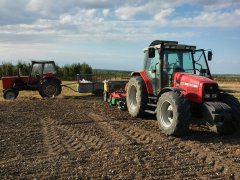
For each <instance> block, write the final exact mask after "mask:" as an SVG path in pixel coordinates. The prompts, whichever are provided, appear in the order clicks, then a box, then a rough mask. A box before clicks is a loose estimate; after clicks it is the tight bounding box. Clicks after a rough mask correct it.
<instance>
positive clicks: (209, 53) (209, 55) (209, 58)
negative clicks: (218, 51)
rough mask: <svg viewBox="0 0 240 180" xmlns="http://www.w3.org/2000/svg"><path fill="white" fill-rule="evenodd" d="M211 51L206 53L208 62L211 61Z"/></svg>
mask: <svg viewBox="0 0 240 180" xmlns="http://www.w3.org/2000/svg"><path fill="white" fill-rule="evenodd" d="M212 55H213V54H212V51H208V60H209V61H211V60H212Z"/></svg>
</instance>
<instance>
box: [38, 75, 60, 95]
mask: <svg viewBox="0 0 240 180" xmlns="http://www.w3.org/2000/svg"><path fill="white" fill-rule="evenodd" d="M61 91H62V87H61V84H60V83H59V82H57V81H56V80H52V79H50V80H45V81H44V82H43V83H42V84H41V85H40V87H39V94H40V96H42V97H54V96H58V95H59V94H61Z"/></svg>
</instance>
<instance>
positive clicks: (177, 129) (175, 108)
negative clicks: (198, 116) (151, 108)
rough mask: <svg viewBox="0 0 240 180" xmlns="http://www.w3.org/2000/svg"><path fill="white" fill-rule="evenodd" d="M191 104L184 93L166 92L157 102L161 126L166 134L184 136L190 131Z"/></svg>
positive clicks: (158, 118)
mask: <svg viewBox="0 0 240 180" xmlns="http://www.w3.org/2000/svg"><path fill="white" fill-rule="evenodd" d="M190 115H191V114H190V105H189V103H188V101H187V100H186V99H185V98H184V96H183V95H179V94H177V93H175V92H166V93H164V94H163V95H162V96H160V98H159V100H158V103H157V120H158V123H159V128H160V129H161V131H162V132H163V133H164V134H166V135H173V136H182V135H185V134H186V133H187V132H188V129H189V119H190Z"/></svg>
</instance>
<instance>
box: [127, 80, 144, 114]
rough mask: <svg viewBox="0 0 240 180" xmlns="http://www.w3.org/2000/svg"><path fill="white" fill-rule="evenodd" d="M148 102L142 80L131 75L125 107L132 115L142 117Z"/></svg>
mask: <svg viewBox="0 0 240 180" xmlns="http://www.w3.org/2000/svg"><path fill="white" fill-rule="evenodd" d="M147 102H148V93H147V89H146V85H145V82H144V80H143V79H142V78H141V77H139V76H134V77H132V78H131V79H130V80H129V82H128V88H127V108H128V112H129V113H130V115H131V116H133V117H143V116H144V115H145V109H146V106H147Z"/></svg>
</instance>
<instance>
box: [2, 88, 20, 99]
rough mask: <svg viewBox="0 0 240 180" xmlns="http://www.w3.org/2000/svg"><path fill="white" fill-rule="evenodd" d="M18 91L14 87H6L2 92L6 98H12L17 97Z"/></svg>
mask: <svg viewBox="0 0 240 180" xmlns="http://www.w3.org/2000/svg"><path fill="white" fill-rule="evenodd" d="M18 94H19V92H18V91H16V90H14V89H7V90H5V91H4V92H3V98H4V99H6V100H13V99H16V98H17V97H18Z"/></svg>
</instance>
